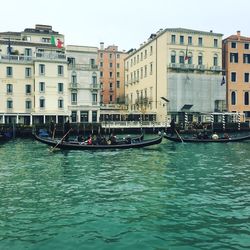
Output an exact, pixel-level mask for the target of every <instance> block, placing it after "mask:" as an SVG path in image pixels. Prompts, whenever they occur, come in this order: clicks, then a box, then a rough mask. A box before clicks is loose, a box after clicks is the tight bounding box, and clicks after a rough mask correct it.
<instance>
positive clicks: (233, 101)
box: [231, 91, 236, 105]
mask: <svg viewBox="0 0 250 250" xmlns="http://www.w3.org/2000/svg"><path fill="white" fill-rule="evenodd" d="M231 104H232V105H236V92H235V91H233V92H232V93H231Z"/></svg>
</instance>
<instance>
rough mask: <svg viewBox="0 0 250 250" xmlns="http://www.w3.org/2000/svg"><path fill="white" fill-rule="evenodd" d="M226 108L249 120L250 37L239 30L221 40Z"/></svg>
mask: <svg viewBox="0 0 250 250" xmlns="http://www.w3.org/2000/svg"><path fill="white" fill-rule="evenodd" d="M223 67H224V69H225V79H226V87H227V108H228V111H230V112H236V113H240V114H241V115H244V116H245V120H248V121H249V120H250V99H249V98H250V97H249V96H250V84H249V83H250V77H249V75H250V37H245V36H241V33H240V31H237V34H236V35H231V36H229V37H227V38H226V39H224V40H223Z"/></svg>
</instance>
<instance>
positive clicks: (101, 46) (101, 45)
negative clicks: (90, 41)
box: [100, 42, 104, 50]
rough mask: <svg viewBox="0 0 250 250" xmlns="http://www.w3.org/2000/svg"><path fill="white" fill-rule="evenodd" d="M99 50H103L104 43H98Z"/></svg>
mask: <svg viewBox="0 0 250 250" xmlns="http://www.w3.org/2000/svg"><path fill="white" fill-rule="evenodd" d="M100 49H101V50H104V42H100Z"/></svg>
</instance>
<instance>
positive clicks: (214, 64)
mask: <svg viewBox="0 0 250 250" xmlns="http://www.w3.org/2000/svg"><path fill="white" fill-rule="evenodd" d="M213 66H218V55H217V54H214V57H213Z"/></svg>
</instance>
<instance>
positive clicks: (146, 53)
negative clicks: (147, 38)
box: [144, 50, 148, 59]
mask: <svg viewBox="0 0 250 250" xmlns="http://www.w3.org/2000/svg"><path fill="white" fill-rule="evenodd" d="M147 57H148V51H147V50H145V52H144V58H145V59H146V58H147Z"/></svg>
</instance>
